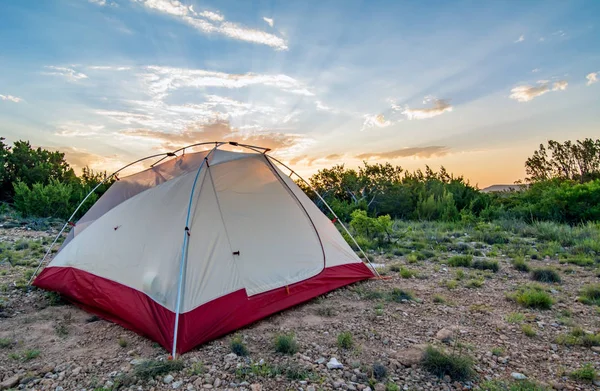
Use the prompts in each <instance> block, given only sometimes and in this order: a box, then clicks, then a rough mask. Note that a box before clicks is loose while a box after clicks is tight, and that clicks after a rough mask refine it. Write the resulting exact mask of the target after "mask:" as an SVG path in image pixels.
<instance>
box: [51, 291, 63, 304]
mask: <svg viewBox="0 0 600 391" xmlns="http://www.w3.org/2000/svg"><path fill="white" fill-rule="evenodd" d="M46 299H47V300H48V304H49V305H51V306H56V305H63V304H65V301H64V300H63V298H62V296H61V295H60V293H58V292H46Z"/></svg>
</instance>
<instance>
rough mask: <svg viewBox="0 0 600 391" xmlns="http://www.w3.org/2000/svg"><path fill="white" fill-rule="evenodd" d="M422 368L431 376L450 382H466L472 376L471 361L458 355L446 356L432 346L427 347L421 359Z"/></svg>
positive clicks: (446, 354)
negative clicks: (445, 377)
mask: <svg viewBox="0 0 600 391" xmlns="http://www.w3.org/2000/svg"><path fill="white" fill-rule="evenodd" d="M423 367H424V368H425V369H427V370H428V371H429V372H431V373H432V374H433V375H435V376H438V377H439V378H443V377H444V376H446V375H448V376H450V378H452V380H458V381H461V380H468V379H469V378H471V377H472V376H473V375H474V371H473V360H472V359H471V358H470V357H468V356H464V355H460V354H455V353H452V354H448V353H445V352H443V351H442V350H439V349H436V348H434V347H433V346H428V347H427V349H426V350H425V355H424V357H423Z"/></svg>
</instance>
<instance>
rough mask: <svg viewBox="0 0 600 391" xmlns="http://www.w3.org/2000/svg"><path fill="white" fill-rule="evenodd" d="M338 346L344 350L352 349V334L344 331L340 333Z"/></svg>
mask: <svg viewBox="0 0 600 391" xmlns="http://www.w3.org/2000/svg"><path fill="white" fill-rule="evenodd" d="M337 343H338V346H339V347H340V348H342V349H350V348H352V345H354V343H353V341H352V333H351V332H349V331H344V332H342V333H340V334H339V335H338V337H337Z"/></svg>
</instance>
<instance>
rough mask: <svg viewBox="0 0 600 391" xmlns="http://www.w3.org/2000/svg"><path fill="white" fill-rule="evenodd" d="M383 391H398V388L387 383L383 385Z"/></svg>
mask: <svg viewBox="0 0 600 391" xmlns="http://www.w3.org/2000/svg"><path fill="white" fill-rule="evenodd" d="M385 391H400V386H399V385H397V384H396V383H392V382H388V383H387V384H386V385H385Z"/></svg>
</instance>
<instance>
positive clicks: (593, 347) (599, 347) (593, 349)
mask: <svg viewBox="0 0 600 391" xmlns="http://www.w3.org/2000/svg"><path fill="white" fill-rule="evenodd" d="M591 349H592V352H596V353H600V346H592V347H591Z"/></svg>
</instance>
